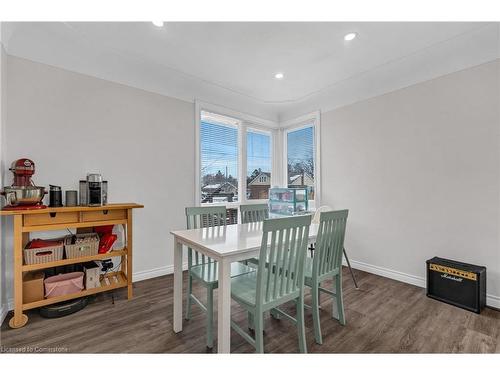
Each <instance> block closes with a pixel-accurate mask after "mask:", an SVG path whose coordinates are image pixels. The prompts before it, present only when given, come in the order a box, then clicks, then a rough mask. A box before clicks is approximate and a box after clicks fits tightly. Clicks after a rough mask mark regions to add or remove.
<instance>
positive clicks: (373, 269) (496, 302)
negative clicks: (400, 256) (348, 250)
mask: <svg viewBox="0 0 500 375" xmlns="http://www.w3.org/2000/svg"><path fill="white" fill-rule="evenodd" d="M349 261H350V262H351V267H352V268H354V269H357V270H361V271H365V272H368V273H372V274H374V275H379V276H383V277H387V278H388V279H393V280H397V281H401V282H403V283H406V284H411V285H416V286H418V287H420V288H425V286H426V285H425V278H424V277H420V276H415V275H410V274H408V273H404V272H399V271H395V270H391V269H389V268H384V267H380V266H374V265H372V264H367V263H363V262H359V261H357V260H352V259H349ZM344 265H345V266H346V265H347V263H346V262H345V261H344ZM486 305H488V306H490V307H494V308H496V309H500V297H499V296H494V295H492V294H487V295H486Z"/></svg>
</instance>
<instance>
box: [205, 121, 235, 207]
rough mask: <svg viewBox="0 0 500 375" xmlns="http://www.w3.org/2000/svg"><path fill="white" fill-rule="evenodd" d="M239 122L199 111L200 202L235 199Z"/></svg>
mask: <svg viewBox="0 0 500 375" xmlns="http://www.w3.org/2000/svg"><path fill="white" fill-rule="evenodd" d="M239 123H240V122H239V120H237V119H234V118H231V117H227V116H221V115H217V114H214V113H209V112H205V111H202V112H201V118H200V182H201V183H200V185H201V186H200V188H201V203H223V202H237V201H238V126H239Z"/></svg>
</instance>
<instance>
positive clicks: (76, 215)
mask: <svg viewBox="0 0 500 375" xmlns="http://www.w3.org/2000/svg"><path fill="white" fill-rule="evenodd" d="M142 207H144V206H142V205H139V204H136V203H117V204H109V205H106V206H99V207H87V206H76V207H57V208H55V207H48V208H45V209H37V210H17V211H0V215H2V216H13V217H14V246H13V248H14V316H13V317H12V319H10V321H9V326H10V327H12V328H20V327H23V326H24V325H25V324H26V323H27V322H28V317H27V315H25V314H23V311H25V310H30V309H34V308H37V307H41V306H46V305H51V304H53V303H58V302H62V301H67V300H70V299H74V298H79V297H83V296H87V295H91V294H96V293H100V292H105V291H108V290H112V289H117V288H125V287H127V289H128V299H131V298H132V209H134V208H142ZM115 224H123V225H126V233H127V241H126V242H127V245H126V247H125V248H124V249H123V250H119V251H116V250H115V251H111V252H109V253H106V254H97V255H93V256H88V257H81V258H73V259H62V260H58V261H55V262H47V263H41V264H30V265H24V264H23V249H24V247H25V246H26V244H27V243H28V242H29V240H30V232H36V231H50V230H58V229H66V228H92V227H98V226H102V225H115ZM112 257H121V269H120V271H118V272H113V273H109V274H106V276H105V277H104V278H103V279H102V280H101V286H100V287H99V288H93V289H88V290H87V289H84V290H82V291H81V292H78V293H73V294H68V295H64V296H59V297H52V298H46V299H42V300H40V301H35V302H30V303H23V274H24V273H25V272H28V271H35V270H41V269H46V268H51V267H57V266H64V265H68V264H77V263H84V262H89V261H92V260H102V259H109V258H112Z"/></svg>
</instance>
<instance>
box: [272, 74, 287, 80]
mask: <svg viewBox="0 0 500 375" xmlns="http://www.w3.org/2000/svg"><path fill="white" fill-rule="evenodd" d="M274 78H276V79H283V78H285V75H284V74H283V73H276V74H275V75H274Z"/></svg>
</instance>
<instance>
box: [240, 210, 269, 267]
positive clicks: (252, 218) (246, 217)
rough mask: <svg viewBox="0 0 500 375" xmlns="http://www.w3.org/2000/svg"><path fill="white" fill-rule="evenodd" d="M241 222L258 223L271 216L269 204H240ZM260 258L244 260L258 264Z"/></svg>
mask: <svg viewBox="0 0 500 375" xmlns="http://www.w3.org/2000/svg"><path fill="white" fill-rule="evenodd" d="M240 214H241V224H248V223H257V222H260V221H264V220H267V219H268V218H269V206H268V205H267V204H266V203H262V204H242V205H240ZM258 263H259V259H258V258H250V259H247V260H245V261H243V264H247V265H248V264H250V266H252V265H257V264H258Z"/></svg>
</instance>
